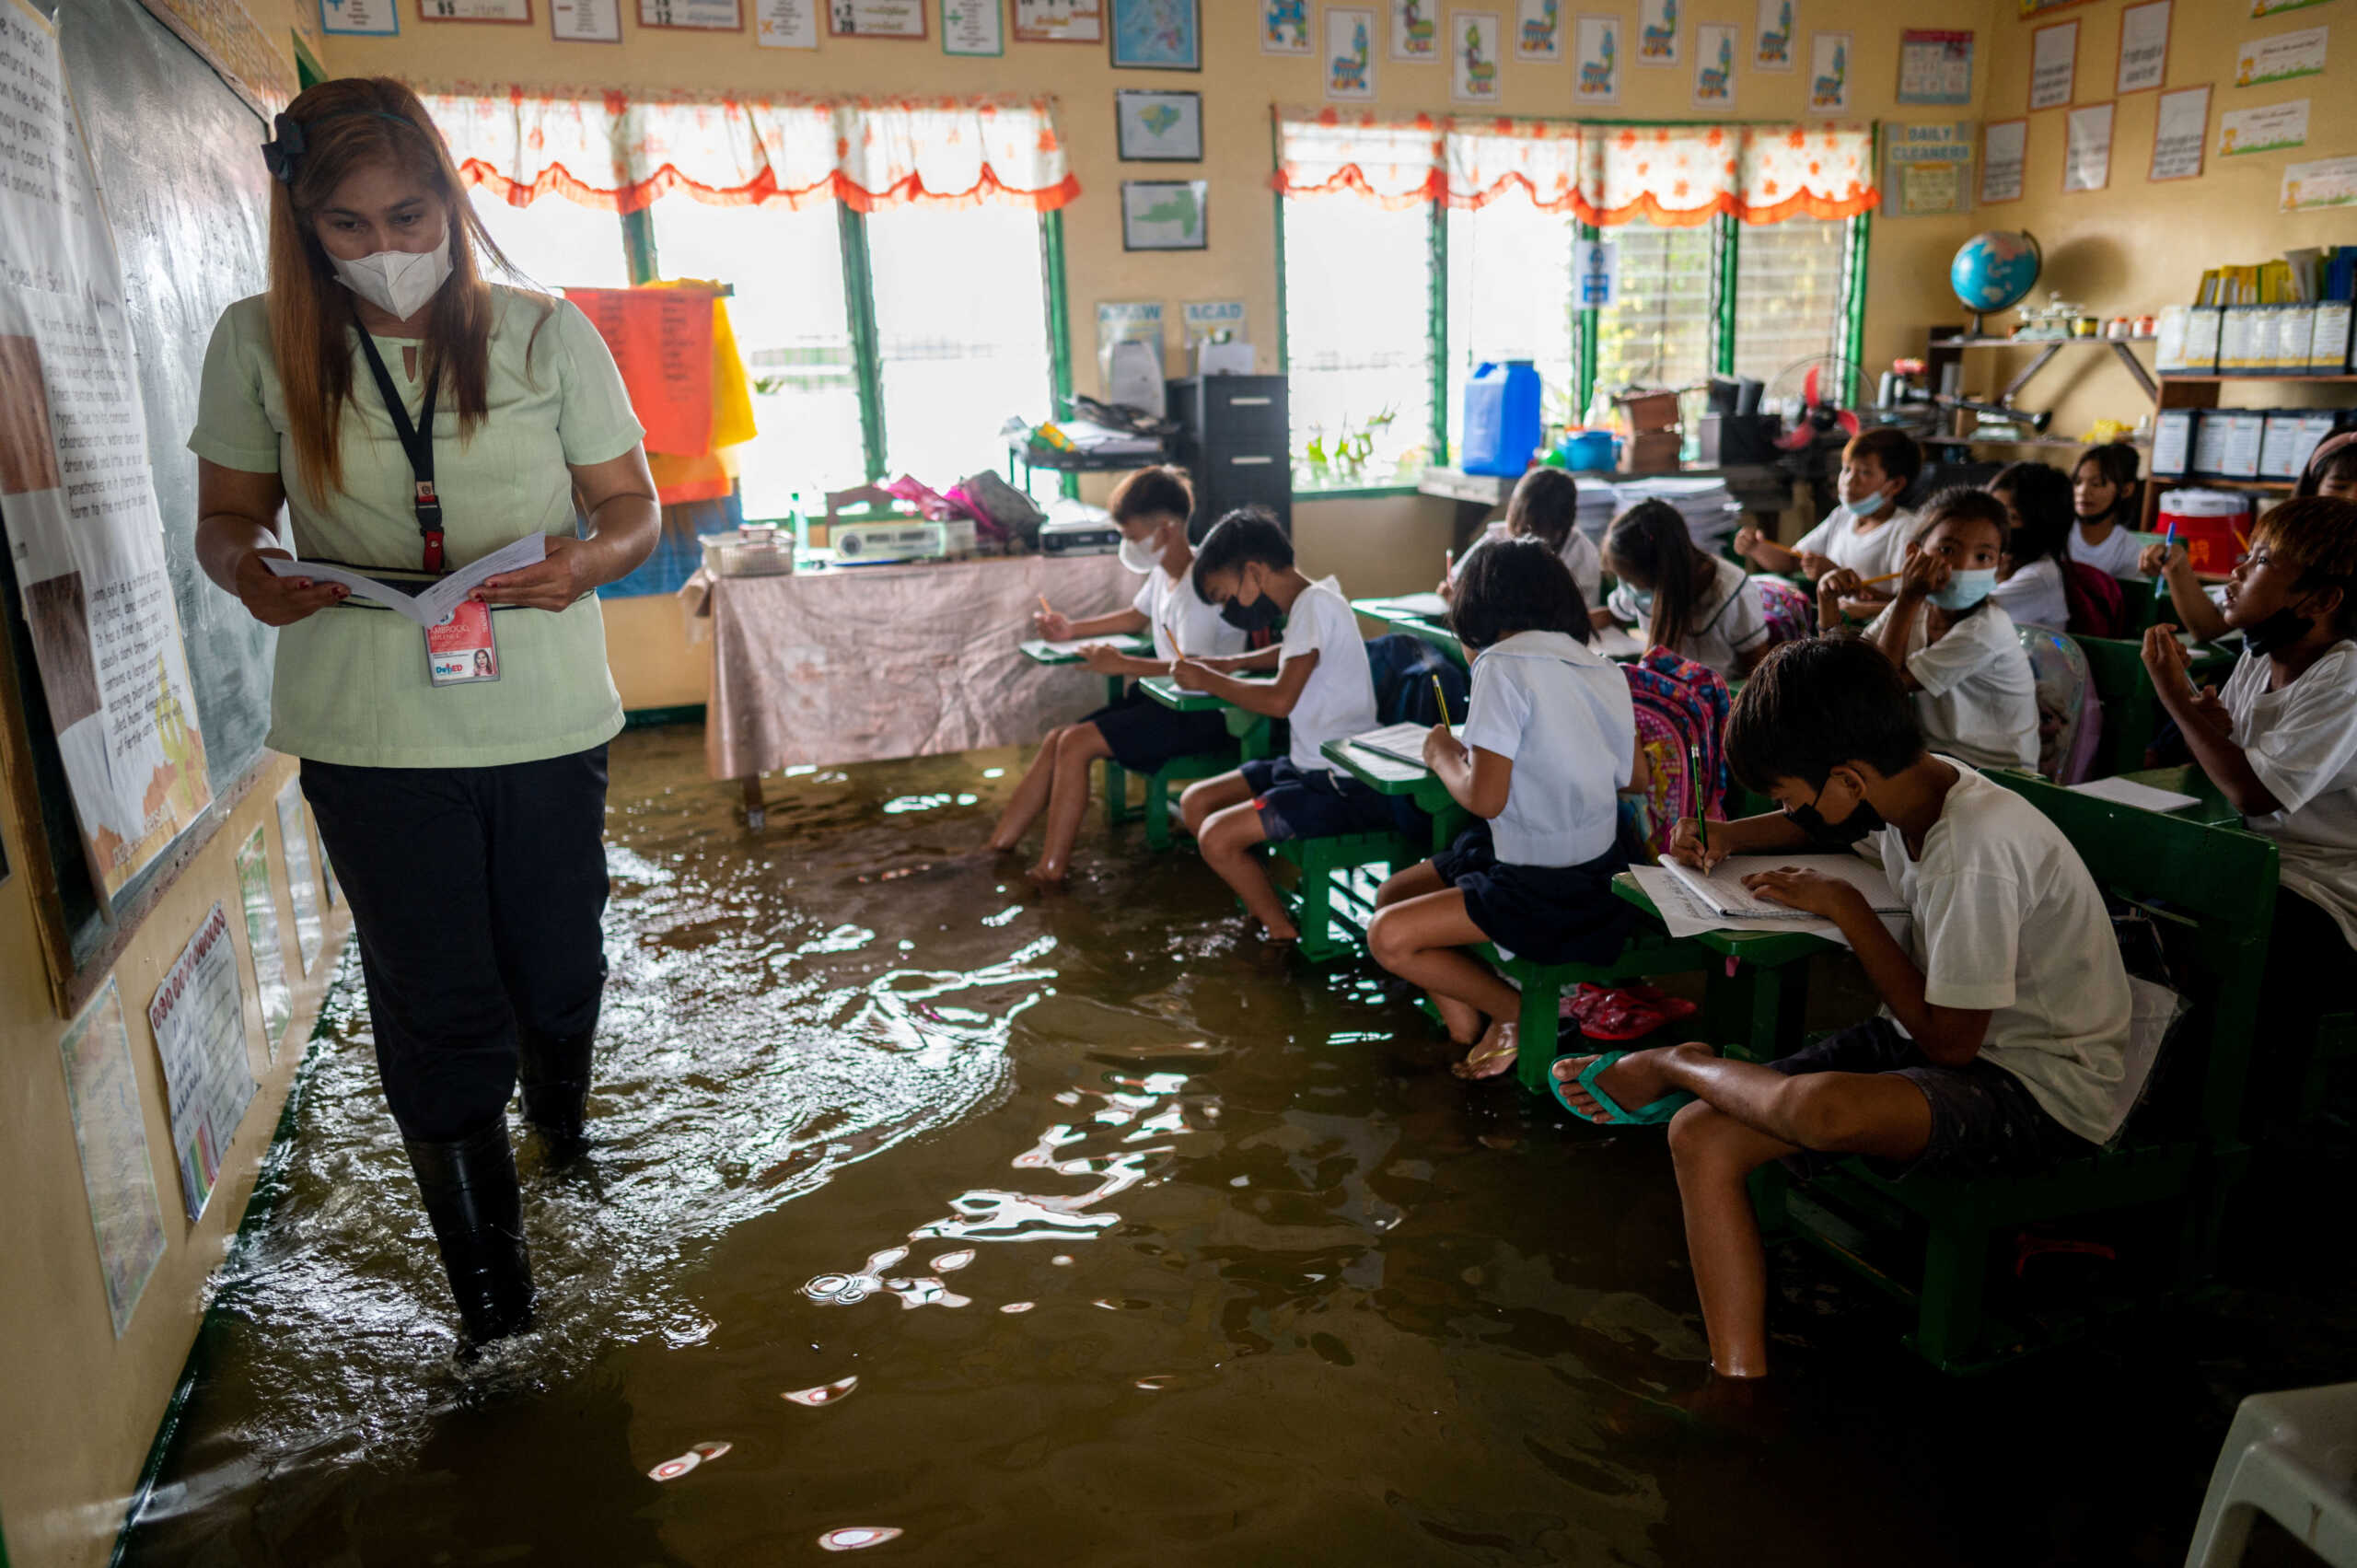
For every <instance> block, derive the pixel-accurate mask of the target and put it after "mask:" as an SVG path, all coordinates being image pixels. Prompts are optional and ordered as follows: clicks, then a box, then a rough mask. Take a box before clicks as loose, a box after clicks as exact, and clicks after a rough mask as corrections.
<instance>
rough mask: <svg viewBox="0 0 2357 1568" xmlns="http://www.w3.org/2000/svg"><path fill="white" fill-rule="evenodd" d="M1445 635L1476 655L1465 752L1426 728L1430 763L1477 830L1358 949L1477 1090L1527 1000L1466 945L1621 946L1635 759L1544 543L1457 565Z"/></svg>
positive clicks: (1387, 908) (1606, 673) (1515, 545)
mask: <svg viewBox="0 0 2357 1568" xmlns="http://www.w3.org/2000/svg"><path fill="white" fill-rule="evenodd" d="M1537 471H1538V472H1552V471H1554V470H1537ZM1450 622H1451V624H1452V625H1453V626H1454V627H1455V629H1456V632H1457V637H1458V638H1459V639H1460V640H1461V641H1462V642H1463V643H1464V645H1465V648H1466V651H1467V652H1469V653H1471V654H1472V655H1473V656H1474V658H1473V695H1472V699H1471V703H1470V704H1469V709H1468V711H1467V713H1466V714H1465V733H1464V739H1463V741H1462V742H1461V743H1460V742H1459V741H1458V740H1457V738H1455V737H1454V736H1452V735H1451V734H1450V733H1449V730H1448V726H1446V725H1435V726H1433V730H1432V733H1431V734H1430V735H1429V736H1427V737H1426V738H1425V740H1424V762H1425V765H1426V766H1428V767H1430V768H1431V769H1432V770H1433V772H1434V773H1436V774H1438V775H1439V776H1440V780H1441V782H1442V783H1443V784H1446V785H1447V786H1448V793H1449V795H1450V796H1451V797H1453V798H1454V799H1455V800H1456V801H1457V804H1458V805H1459V806H1462V807H1465V809H1467V810H1468V811H1470V812H1471V813H1473V815H1474V816H1475V817H1476V818H1478V819H1480V821H1478V822H1477V823H1476V824H1475V825H1474V826H1473V827H1471V828H1469V829H1468V830H1466V831H1465V832H1464V833H1462V834H1460V835H1459V836H1458V838H1457V842H1455V843H1454V844H1452V845H1450V846H1449V848H1448V849H1446V851H1444V852H1443V853H1441V854H1436V855H1434V857H1433V858H1432V859H1430V860H1427V861H1424V862H1423V863H1422V864H1421V865H1412V866H1410V867H1409V868H1408V869H1407V870H1405V871H1401V872H1399V873H1398V874H1397V875H1395V876H1394V877H1392V878H1391V879H1390V880H1389V881H1387V882H1386V883H1385V884H1384V885H1383V889H1382V891H1380V892H1379V893H1377V894H1376V904H1377V906H1378V908H1377V909H1376V916H1375V919H1374V921H1373V922H1372V923H1370V924H1369V925H1368V927H1367V934H1366V940H1367V950H1368V952H1369V953H1371V954H1372V955H1373V956H1374V958H1375V960H1376V962H1377V963H1379V964H1381V965H1382V966H1383V967H1384V968H1385V969H1387V970H1390V971H1391V972H1392V973H1393V974H1396V975H1399V977H1401V978H1402V979H1404V980H1409V981H1414V982H1415V983H1416V984H1418V985H1421V986H1422V987H1423V988H1424V990H1425V991H1426V992H1427V993H1429V994H1430V995H1431V996H1432V998H1433V1002H1434V1005H1436V1006H1437V1007H1438V1008H1439V1009H1440V1015H1441V1018H1442V1021H1443V1022H1444V1023H1446V1025H1447V1026H1448V1032H1449V1038H1450V1039H1452V1040H1456V1041H1457V1044H1459V1045H1471V1046H1473V1047H1474V1049H1473V1051H1472V1052H1471V1054H1469V1055H1468V1056H1467V1057H1466V1059H1465V1060H1464V1061H1462V1062H1460V1063H1457V1065H1456V1066H1455V1067H1454V1068H1453V1069H1452V1071H1454V1072H1455V1073H1456V1074H1457V1076H1458V1077H1460V1078H1489V1077H1494V1076H1496V1075H1497V1074H1501V1073H1504V1072H1505V1071H1506V1070H1507V1069H1508V1068H1510V1067H1512V1066H1513V1065H1514V1060H1515V1044H1516V1042H1515V1019H1516V1016H1517V1015H1518V1013H1519V1010H1520V1008H1521V1005H1522V1003H1521V994H1520V993H1518V992H1516V991H1515V988H1514V987H1513V986H1511V985H1509V984H1507V983H1506V981H1504V980H1503V979H1501V978H1500V977H1499V975H1498V974H1497V972H1496V971H1495V970H1492V969H1491V968H1490V966H1489V965H1487V964H1485V963H1483V962H1482V961H1481V960H1480V959H1479V958H1474V957H1473V956H1472V955H1471V954H1469V953H1467V952H1464V951H1463V950H1462V949H1464V948H1466V947H1471V946H1472V945H1473V944H1475V943H1477V942H1484V941H1487V942H1494V943H1495V944H1497V946H1498V947H1500V948H1501V949H1503V950H1505V951H1508V952H1511V953H1515V954H1517V955H1519V956H1521V957H1523V958H1531V959H1534V960H1536V961H1538V962H1539V963H1545V964H1556V963H1573V962H1583V963H1601V962H1604V961H1605V960H1607V959H1608V958H1611V957H1613V956H1614V955H1615V954H1617V953H1618V952H1619V951H1620V940H1621V920H1620V911H1622V910H1624V909H1625V908H1627V906H1626V905H1625V904H1622V903H1621V902H1620V900H1618V899H1615V898H1614V897H1613V896H1612V878H1613V877H1614V876H1615V875H1616V874H1617V873H1619V872H1620V871H1622V870H1624V869H1626V868H1627V865H1628V862H1627V860H1626V859H1625V858H1624V857H1623V856H1622V855H1621V854H1620V849H1619V845H1618V839H1619V825H1620V807H1619V803H1618V801H1617V800H1616V798H1615V794H1616V792H1617V791H1620V790H1624V789H1628V788H1631V787H1632V785H1631V774H1632V772H1638V771H1639V770H1641V769H1642V767H1643V758H1642V755H1641V754H1640V753H1639V752H1638V750H1637V715H1636V707H1635V704H1634V703H1631V700H1630V697H1629V681H1628V678H1627V677H1626V676H1624V675H1623V674H1622V673H1621V672H1620V667H1619V666H1618V665H1615V664H1614V663H1612V662H1611V661H1610V660H1609V659H1608V658H1606V657H1605V656H1603V655H1601V654H1599V653H1596V651H1594V650H1593V649H1592V648H1590V647H1589V646H1588V644H1589V643H1590V641H1591V640H1592V638H1593V634H1594V633H1593V631H1592V629H1591V627H1590V626H1589V624H1588V618H1587V603H1586V601H1585V599H1583V598H1581V597H1580V590H1579V587H1578V585H1577V584H1576V583H1574V582H1573V579H1572V575H1571V573H1570V572H1569V571H1568V570H1566V568H1565V566H1564V564H1563V562H1562V560H1561V559H1560V558H1559V557H1558V556H1557V555H1556V554H1555V552H1554V551H1553V550H1551V549H1550V547H1549V546H1548V545H1547V544H1545V543H1543V542H1541V541H1540V540H1535V539H1528V540H1506V541H1504V542H1501V543H1494V544H1491V545H1487V546H1485V547H1483V548H1482V549H1480V550H1477V551H1475V552H1473V553H1472V554H1470V555H1469V556H1467V557H1466V560H1465V567H1464V570H1463V572H1462V573H1461V574H1460V575H1458V577H1457V602H1456V606H1455V608H1454V610H1453V612H1452V614H1451V616H1450ZM1640 782H1642V781H1640ZM1485 1019H1486V1020H1487V1028H1484V1027H1483V1021H1484V1020H1485ZM1477 1041H1478V1043H1477Z"/></svg>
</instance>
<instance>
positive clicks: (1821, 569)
mask: <svg viewBox="0 0 2357 1568" xmlns="http://www.w3.org/2000/svg"><path fill="white" fill-rule="evenodd" d="M1800 553H1801V575H1803V576H1805V577H1817V578H1822V577H1823V576H1824V575H1826V574H1827V573H1828V572H1839V571H1842V570H1844V568H1843V567H1841V566H1840V565H1839V564H1837V563H1835V561H1834V559H1833V557H1831V556H1830V555H1819V554H1818V553H1817V552H1816V551H1814V550H1804V551H1802V552H1800Z"/></svg>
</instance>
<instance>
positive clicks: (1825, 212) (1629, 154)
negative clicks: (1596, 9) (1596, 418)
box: [1274, 109, 1882, 227]
mask: <svg viewBox="0 0 2357 1568" xmlns="http://www.w3.org/2000/svg"><path fill="white" fill-rule="evenodd" d="M1277 139H1278V161H1277V173H1276V178H1275V180H1274V183H1275V185H1276V188H1277V189H1278V190H1279V191H1282V192H1284V193H1286V194H1287V195H1292V196H1309V195H1325V194H1329V193H1332V192H1341V191H1349V192H1356V193H1357V194H1359V195H1361V196H1363V197H1368V198H1372V199H1374V200H1376V201H1379V202H1381V203H1384V204H1385V205H1386V206H1392V207H1400V206H1412V205H1415V204H1417V203H1422V202H1426V201H1441V202H1446V203H1448V204H1450V205H1451V206H1457V207H1466V208H1479V207H1482V206H1486V205H1487V204H1489V203H1492V202H1493V201H1496V200H1497V199H1498V198H1499V197H1501V196H1504V195H1507V194H1509V193H1515V192H1519V193H1521V194H1523V195H1525V196H1527V198H1528V199H1529V200H1530V201H1531V202H1532V203H1534V204H1535V205H1537V206H1538V208H1539V209H1541V210H1542V211H1546V212H1561V213H1568V214H1572V215H1575V216H1577V217H1579V218H1580V219H1582V220H1583V221H1585V222H1587V223H1593V224H1598V225H1603V226H1613V225H1619V224H1627V223H1647V224H1654V225H1657V226H1668V227H1684V226H1691V225H1695V224H1700V223H1704V222H1707V221H1708V220H1709V219H1710V218H1711V216H1712V215H1713V214H1717V213H1727V214H1730V215H1733V216H1735V217H1736V219H1737V220H1739V221H1741V222H1743V223H1747V224H1771V223H1782V221H1783V220H1785V219H1786V218H1791V217H1818V218H1830V217H1848V216H1850V215H1852V214H1855V213H1862V212H1864V211H1866V210H1868V209H1869V208H1871V207H1873V206H1874V205H1875V203H1877V202H1879V201H1880V200H1881V199H1882V197H1881V192H1879V191H1877V190H1876V189H1875V185H1874V181H1873V168H1874V133H1873V131H1872V129H1871V128H1870V127H1867V126H1864V125H1777V126H1763V125H1727V124H1700V125H1590V124H1584V123H1582V122H1577V121H1563V120H1509V119H1501V118H1495V117H1491V118H1476V117H1472V116H1464V117H1442V118H1435V117H1434V116H1431V115H1421V114H1420V115H1416V116H1414V117H1412V118H1410V119H1400V118H1397V117H1386V116H1382V115H1378V114H1376V113H1375V112H1373V111H1371V110H1369V111H1360V112H1351V111H1345V110H1333V109H1327V110H1300V111H1297V112H1296V111H1280V113H1279V115H1278V122H1277Z"/></svg>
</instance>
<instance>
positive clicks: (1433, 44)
mask: <svg viewBox="0 0 2357 1568" xmlns="http://www.w3.org/2000/svg"><path fill="white" fill-rule="evenodd" d="M1384 8H1385V10H1386V11H1387V13H1388V17H1387V19H1388V20H1389V22H1390V24H1391V29H1390V31H1391V58H1392V59H1394V60H1397V61H1399V62H1400V63H1401V64H1409V65H1437V64H1440V59H1441V37H1442V35H1441V0H1384Z"/></svg>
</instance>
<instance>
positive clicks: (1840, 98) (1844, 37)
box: [1808, 32, 1851, 114]
mask: <svg viewBox="0 0 2357 1568" xmlns="http://www.w3.org/2000/svg"><path fill="white" fill-rule="evenodd" d="M1850 53H1851V38H1850V35H1849V34H1848V33H1846V32H1813V33H1811V34H1809V35H1808V111H1809V112H1810V113H1811V114H1847V113H1849V112H1850Z"/></svg>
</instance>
